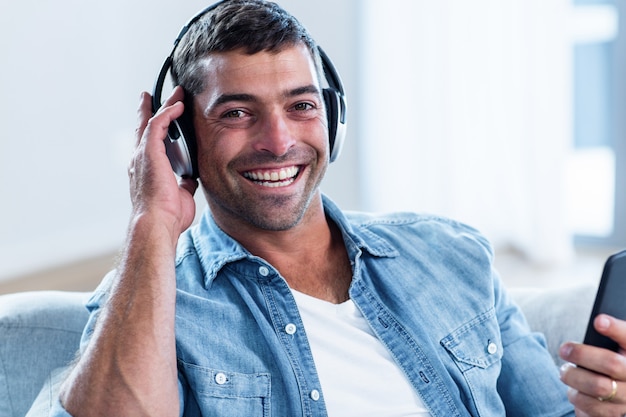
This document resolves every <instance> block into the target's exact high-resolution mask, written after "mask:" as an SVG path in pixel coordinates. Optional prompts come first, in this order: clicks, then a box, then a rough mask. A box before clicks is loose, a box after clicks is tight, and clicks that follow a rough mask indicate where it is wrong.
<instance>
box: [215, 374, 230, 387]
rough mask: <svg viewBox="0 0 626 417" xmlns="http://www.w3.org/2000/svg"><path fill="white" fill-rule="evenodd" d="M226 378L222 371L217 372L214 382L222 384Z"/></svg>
mask: <svg viewBox="0 0 626 417" xmlns="http://www.w3.org/2000/svg"><path fill="white" fill-rule="evenodd" d="M227 380H228V378H226V374H224V373H223V372H219V373H217V374H216V375H215V382H216V383H217V384H218V385H224V384H225V383H226V381H227Z"/></svg>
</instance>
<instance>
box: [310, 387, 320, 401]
mask: <svg viewBox="0 0 626 417" xmlns="http://www.w3.org/2000/svg"><path fill="white" fill-rule="evenodd" d="M311 399H312V400H313V401H317V400H319V399H320V392H319V391H318V390H316V389H314V390H313V391H311Z"/></svg>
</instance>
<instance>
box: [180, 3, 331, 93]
mask: <svg viewBox="0 0 626 417" xmlns="http://www.w3.org/2000/svg"><path fill="white" fill-rule="evenodd" d="M299 43H302V44H304V45H305V46H306V47H307V48H308V49H309V51H310V52H311V56H312V57H313V60H314V62H315V67H316V69H317V73H318V74H317V75H318V78H319V79H321V75H322V65H321V59H320V56H319V52H318V50H317V44H316V43H315V41H314V40H313V38H312V37H311V35H310V34H309V32H308V31H307V30H306V29H305V28H304V26H302V24H301V23H300V22H299V21H298V20H297V19H296V18H295V17H293V16H292V15H291V14H289V13H288V12H286V11H285V10H284V9H282V8H281V7H280V6H279V5H277V4H276V3H273V2H269V1H264V0H226V1H223V2H221V3H219V4H217V5H216V6H215V7H213V8H212V9H211V10H209V11H207V12H206V13H205V14H204V15H202V16H201V17H200V18H199V19H198V20H197V21H196V22H194V23H193V24H192V25H191V26H190V27H189V30H188V31H187V33H186V34H185V35H184V36H183V37H182V39H181V40H180V43H179V45H178V46H177V48H176V53H175V54H174V60H173V65H172V76H173V78H174V82H175V84H177V85H181V86H182V87H183V88H184V90H185V91H186V92H187V94H190V95H192V96H194V95H196V94H200V93H201V92H202V91H204V88H205V85H204V82H205V78H204V77H203V71H202V68H201V60H202V59H203V58H204V57H206V56H207V55H208V54H209V53H211V52H229V51H234V50H237V49H241V50H243V51H245V52H246V53H248V54H250V55H252V54H255V53H258V52H261V51H270V52H280V51H281V50H282V49H284V48H285V47H290V46H295V45H297V44H299Z"/></svg>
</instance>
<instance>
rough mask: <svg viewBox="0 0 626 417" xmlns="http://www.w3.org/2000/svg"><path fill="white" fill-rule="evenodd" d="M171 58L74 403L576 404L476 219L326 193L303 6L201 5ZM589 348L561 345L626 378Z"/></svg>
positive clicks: (519, 407)
mask: <svg viewBox="0 0 626 417" xmlns="http://www.w3.org/2000/svg"><path fill="white" fill-rule="evenodd" d="M173 69H174V75H175V78H176V79H177V81H178V82H179V83H180V85H181V87H178V88H176V89H175V90H174V91H173V93H172V95H171V96H170V97H169V98H168V99H167V100H166V101H165V102H164V103H163V105H162V106H161V108H160V109H158V111H157V112H156V114H154V115H153V114H152V109H151V107H152V106H151V102H150V101H151V98H150V97H149V95H148V94H147V93H144V94H142V97H141V104H140V109H139V127H138V129H137V148H136V152H135V154H134V156H133V159H132V162H131V164H130V168H129V176H130V188H131V196H132V203H133V211H132V218H131V221H130V225H129V231H128V238H127V244H126V247H125V249H124V252H123V257H122V259H121V261H120V264H119V267H118V268H117V270H116V271H115V272H114V273H112V274H110V275H109V276H108V277H107V279H106V280H105V281H104V282H103V284H102V285H101V286H100V288H99V289H98V291H96V293H95V294H94V297H93V298H92V301H91V302H90V305H89V307H90V308H91V309H92V311H93V313H92V316H91V320H90V323H89V324H88V327H87V329H86V332H85V337H84V343H83V345H82V347H81V356H80V359H79V361H78V362H77V364H76V366H75V367H74V369H73V371H72V372H71V374H70V376H69V377H68V379H67V381H66V382H65V384H64V386H63V388H62V390H61V395H60V401H59V403H57V404H56V410H55V411H56V413H57V415H67V413H69V414H71V415H75V416H90V415H109V416H124V415H130V416H140V415H147V416H160V415H163V416H166V415H167V416H175V415H186V416H195V415H206V416H209V415H210V416H246V417H249V416H269V415H273V416H281V417H282V416H289V417H291V416H324V415H331V416H341V417H346V416H368V415H370V416H445V417H450V416H469V415H473V416H478V415H480V416H503V415H505V414H506V415H508V416H535V417H536V416H557V415H559V416H560V415H568V416H571V415H573V414H574V411H573V408H572V406H571V405H570V404H569V402H568V400H567V396H566V389H565V385H563V384H562V383H561V381H560V380H559V376H558V373H557V372H556V370H555V369H554V365H553V363H552V362H551V359H550V357H549V356H548V354H547V353H546V351H545V349H544V347H543V345H542V344H541V341H540V340H538V339H537V338H536V337H535V336H534V335H532V334H530V332H529V330H528V328H527V326H526V324H525V321H524V319H523V317H522V316H521V314H520V312H519V310H518V309H517V308H516V307H515V306H514V305H513V304H512V303H511V301H510V300H509V298H508V297H507V294H506V293H505V292H504V291H503V289H502V287H501V284H500V281H499V279H498V277H497V275H496V274H495V272H494V271H493V269H492V265H491V258H492V253H491V249H490V247H489V245H488V243H487V242H486V241H485V240H484V238H483V237H481V236H480V235H479V234H478V233H477V232H476V231H475V230H473V229H471V228H469V227H467V226H464V225H461V224H458V223H456V222H453V221H450V220H446V219H440V218H436V217H424V216H419V215H415V214H393V215H388V216H373V215H366V214H345V213H342V212H341V211H340V210H339V209H338V208H337V207H336V206H335V205H334V204H333V203H332V202H331V201H330V200H329V199H327V198H326V197H324V196H322V194H321V192H320V190H319V184H320V182H321V180H322V178H323V176H324V173H325V171H326V168H327V166H328V163H329V160H330V152H331V149H330V147H331V146H330V144H329V129H330V127H329V117H328V112H329V111H330V110H329V108H328V103H327V102H326V100H325V97H324V93H323V92H322V86H321V80H322V79H323V74H322V69H321V64H320V56H319V51H318V48H317V46H316V45H315V43H314V41H313V40H312V39H311V38H310V36H309V35H308V34H307V32H306V31H305V29H304V28H302V27H301V25H300V24H299V23H298V22H297V21H296V20H295V19H294V18H293V17H292V16H290V15H288V14H287V13H286V12H284V11H283V10H282V9H280V8H278V7H277V6H276V5H274V4H271V3H266V2H265V1H262V0H232V1H228V0H227V1H225V2H222V3H220V4H218V5H216V6H214V7H213V8H211V9H210V10H209V11H207V12H206V13H204V14H203V15H202V16H201V17H199V18H198V19H197V21H195V22H193V23H192V24H191V25H190V27H189V30H188V31H187V32H186V33H185V34H184V36H183V37H182V39H181V40H180V45H178V46H177V48H176V54H175V55H174V63H173ZM183 112H186V113H185V116H184V117H188V118H190V119H191V120H192V124H193V128H194V131H195V138H196V145H197V155H196V156H194V158H195V160H194V161H195V163H196V164H197V172H198V175H199V180H200V184H201V186H202V188H203V190H204V193H205V196H206V199H207V201H208V206H209V208H210V212H207V213H205V215H204V217H203V219H202V221H201V222H200V224H199V225H197V226H195V227H193V228H191V229H190V230H187V229H188V227H189V226H190V225H191V223H192V219H193V218H194V212H195V206H194V201H193V198H192V196H193V194H194V192H195V191H196V188H197V182H196V181H195V179H194V178H193V177H186V178H181V179H180V180H179V181H177V180H176V177H175V176H174V175H173V174H172V170H171V167H170V162H169V160H168V158H167V155H166V151H165V147H164V146H163V140H164V139H165V138H166V136H167V133H168V128H169V127H170V125H171V123H172V122H173V121H174V120H176V119H179V118H180V117H181V116H183ZM611 323H612V324H613V326H612V328H615V326H623V323H621V322H620V323H618V322H616V321H612V322H611ZM612 334H613V333H612ZM624 342H626V341H624ZM624 344H625V345H626V343H624ZM587 349H591V348H590V347H586V346H578V345H576V346H571V345H567V346H565V347H564V349H563V354H564V355H565V357H566V358H567V359H568V360H573V361H574V362H579V363H581V364H584V365H586V366H587V367H588V369H596V370H599V371H601V372H603V373H605V374H608V375H610V377H611V378H616V379H619V380H620V381H622V380H624V379H626V378H624V376H626V375H624V374H622V375H617V374H615V373H610V372H608V370H607V368H603V367H602V366H603V365H601V364H600V363H599V362H595V361H597V360H599V359H602V358H601V355H604V356H605V358H606V357H609V355H611V353H605V352H600V353H598V352H595V351H590V350H587ZM610 357H611V358H612V359H611V360H612V364H613V365H615V367H614V368H611V369H612V371H611V372H614V370H615V369H623V365H622V364H619V365H620V366H622V368H620V367H619V366H617V365H616V362H617V360H618V359H617V358H621V356H619V355H616V354H613V356H610ZM581 372H589V371H584V370H581V369H573V370H564V373H563V379H564V380H566V381H567V382H568V383H570V384H571V385H572V386H573V387H576V388H577V389H579V390H580V391H581V392H587V393H588V394H590V395H591V396H590V397H589V398H591V399H592V400H594V401H593V403H590V405H589V406H587V404H586V403H585V404H583V403H582V402H580V403H577V402H576V401H577V398H578V396H581V395H582V394H573V395H572V398H573V400H574V401H575V403H576V404H577V405H578V404H580V406H581V409H585V410H588V411H589V415H609V414H607V410H609V409H611V407H614V408H613V409H612V411H613V412H614V413H616V415H617V413H619V412H622V413H623V412H625V411H626V409H622V408H619V409H618V407H624V406H623V405H620V404H618V402H617V401H619V400H620V399H621V398H622V396H623V395H625V394H626V393H622V392H621V391H620V392H619V393H618V394H617V395H613V396H612V398H611V401H599V400H598V399H597V397H599V396H604V397H606V396H608V395H610V394H611V392H610V391H611V389H609V392H604V391H603V389H604V387H603V386H602V384H600V383H594V384H591V385H590V386H585V384H587V383H588V382H589V381H591V380H592V378H590V377H589V375H586V374H583V373H581ZM619 376H621V377H622V378H618V377H619ZM593 378H598V379H600V378H603V379H606V380H608V381H609V384H610V379H608V378H607V377H605V376H602V375H596V374H594V376H593ZM596 382H597V381H596ZM577 395H578V396H577ZM583 407H584V408H583ZM65 410H67V411H65ZM602 413H604V414H602Z"/></svg>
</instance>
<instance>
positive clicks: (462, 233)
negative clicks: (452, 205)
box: [344, 211, 492, 253]
mask: <svg viewBox="0 0 626 417" xmlns="http://www.w3.org/2000/svg"><path fill="white" fill-rule="evenodd" d="M344 214H345V217H346V219H347V220H348V222H349V223H350V225H351V227H352V229H353V230H354V231H355V233H356V234H359V231H361V232H363V233H365V234H366V235H371V234H374V235H376V236H377V237H378V238H382V239H385V240H386V241H388V242H389V243H391V244H392V246H395V247H397V246H398V245H401V246H406V245H407V244H408V245H417V246H420V247H424V246H427V247H431V248H433V247H443V246H448V247H449V248H457V249H458V248H469V247H474V248H476V249H478V250H480V251H486V252H487V253H492V248H491V244H490V243H489V241H488V240H487V238H486V237H484V236H483V235H482V234H481V233H480V232H479V231H478V230H477V229H476V228H474V227H472V226H469V225H467V224H465V223H463V222H460V221H456V220H454V219H450V218H448V217H444V216H438V215H434V214H428V213H416V212H390V213H366V212H355V211H346V212H345V213H344ZM418 242H420V244H418Z"/></svg>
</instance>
